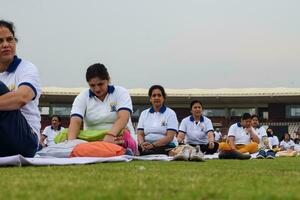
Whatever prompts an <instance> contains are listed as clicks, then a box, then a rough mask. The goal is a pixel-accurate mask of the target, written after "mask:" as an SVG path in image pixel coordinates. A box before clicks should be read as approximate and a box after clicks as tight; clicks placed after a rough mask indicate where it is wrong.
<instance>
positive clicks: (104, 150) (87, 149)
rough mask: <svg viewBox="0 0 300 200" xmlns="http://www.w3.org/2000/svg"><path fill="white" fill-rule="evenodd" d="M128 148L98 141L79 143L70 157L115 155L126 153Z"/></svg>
mask: <svg viewBox="0 0 300 200" xmlns="http://www.w3.org/2000/svg"><path fill="white" fill-rule="evenodd" d="M125 152H126V149H124V148H123V147H121V146H120V145H117V144H113V143H109V142H103V141H97V142H87V143H82V144H78V145H77V146H76V147H75V148H74V149H73V150H72V152H71V155H70V157H114V156H121V155H124V154H125Z"/></svg>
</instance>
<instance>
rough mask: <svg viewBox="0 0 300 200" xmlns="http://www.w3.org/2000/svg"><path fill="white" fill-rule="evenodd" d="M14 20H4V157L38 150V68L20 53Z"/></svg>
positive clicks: (0, 123)
mask: <svg viewBox="0 0 300 200" xmlns="http://www.w3.org/2000/svg"><path fill="white" fill-rule="evenodd" d="M17 41H18V40H17V38H16V36H15V28H14V25H13V23H11V22H8V21H4V20H0V157H3V156H13V155H17V154H20V155H22V156H24V157H33V156H34V155H35V153H36V151H37V149H38V142H39V135H40V128H41V122H40V121H41V115H40V112H39V108H38V104H39V99H40V95H41V87H40V78H39V74H38V68H37V67H36V66H35V65H34V64H32V63H31V62H29V61H26V60H23V59H21V58H19V57H17V55H16V48H17Z"/></svg>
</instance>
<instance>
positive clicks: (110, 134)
mask: <svg viewBox="0 0 300 200" xmlns="http://www.w3.org/2000/svg"><path fill="white" fill-rule="evenodd" d="M106 135H109V136H112V137H117V136H116V135H114V134H112V133H106Z"/></svg>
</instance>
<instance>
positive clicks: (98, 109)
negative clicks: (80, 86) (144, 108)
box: [71, 85, 136, 139]
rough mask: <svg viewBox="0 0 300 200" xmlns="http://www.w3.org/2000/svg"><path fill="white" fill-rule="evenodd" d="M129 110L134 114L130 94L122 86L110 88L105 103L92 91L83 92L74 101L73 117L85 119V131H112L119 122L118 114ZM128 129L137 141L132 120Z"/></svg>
mask: <svg viewBox="0 0 300 200" xmlns="http://www.w3.org/2000/svg"><path fill="white" fill-rule="evenodd" d="M120 110H128V111H129V112H130V113H132V101H131V98H130V95H129V92H128V91H127V90H126V89H125V88H123V87H120V86H113V85H109V86H108V93H107V96H106V97H105V99H104V100H103V101H101V100H100V99H98V98H97V97H96V96H95V95H94V94H93V92H92V91H91V90H90V89H85V90H83V91H82V92H81V93H80V94H79V95H78V96H77V97H76V98H75V100H74V102H73V106H72V110H71V117H72V116H78V117H80V118H82V119H83V122H84V127H83V128H84V130H105V129H111V128H112V126H113V124H114V123H115V121H116V120H117V118H118V116H117V112H118V111H120ZM127 128H128V129H129V131H130V133H131V134H132V136H133V137H134V138H135V139H136V135H135V134H134V129H133V126H132V122H131V119H129V121H128V124H127Z"/></svg>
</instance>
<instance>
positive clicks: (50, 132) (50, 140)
mask: <svg viewBox="0 0 300 200" xmlns="http://www.w3.org/2000/svg"><path fill="white" fill-rule="evenodd" d="M63 130H64V127H60V129H58V130H54V129H53V128H52V126H46V127H45V129H44V131H43V133H42V134H43V135H45V136H46V137H47V138H46V142H45V144H47V145H48V146H51V145H53V144H55V142H54V138H55V136H57V135H58V134H59V133H60V132H61V131H63Z"/></svg>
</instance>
